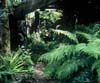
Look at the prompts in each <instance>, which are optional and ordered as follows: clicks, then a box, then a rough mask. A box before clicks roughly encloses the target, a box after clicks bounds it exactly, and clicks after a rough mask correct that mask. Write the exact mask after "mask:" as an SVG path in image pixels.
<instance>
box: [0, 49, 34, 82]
mask: <svg viewBox="0 0 100 83" xmlns="http://www.w3.org/2000/svg"><path fill="white" fill-rule="evenodd" d="M32 65H33V62H32V60H31V57H30V54H29V53H28V51H23V50H22V49H19V50H18V51H17V52H15V53H11V54H7V55H3V56H0V76H1V77H0V79H3V80H4V81H5V80H6V79H5V78H3V76H4V77H6V78H7V79H8V76H11V79H12V80H13V79H15V77H14V76H15V75H16V74H18V73H32V71H33V68H32ZM5 83H6V82H5Z"/></svg>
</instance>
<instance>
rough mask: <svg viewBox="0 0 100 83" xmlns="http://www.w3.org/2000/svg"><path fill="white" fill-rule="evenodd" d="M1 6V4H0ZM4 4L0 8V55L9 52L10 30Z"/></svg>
mask: <svg viewBox="0 0 100 83" xmlns="http://www.w3.org/2000/svg"><path fill="white" fill-rule="evenodd" d="M1 4H2V3H1ZM8 22H9V20H8V13H7V9H6V4H5V5H4V4H3V5H1V6H0V53H1V54H4V53H8V52H10V29H9V24H8Z"/></svg>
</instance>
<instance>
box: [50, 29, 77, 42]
mask: <svg viewBox="0 0 100 83" xmlns="http://www.w3.org/2000/svg"><path fill="white" fill-rule="evenodd" d="M51 30H52V31H53V32H54V33H56V34H62V35H65V36H67V37H68V38H69V39H71V40H73V41H75V42H76V43H78V40H77V37H76V34H74V33H71V32H69V31H63V30H59V29H56V30H55V29H51Z"/></svg>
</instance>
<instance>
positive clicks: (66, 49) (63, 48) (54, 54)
mask: <svg viewBox="0 0 100 83" xmlns="http://www.w3.org/2000/svg"><path fill="white" fill-rule="evenodd" d="M74 49H75V47H74V45H60V46H59V47H58V48H57V49H54V50H52V51H51V52H48V53H45V54H43V55H42V56H41V57H40V58H39V60H46V61H48V62H50V63H53V62H54V61H55V62H56V61H59V60H61V59H64V57H65V56H70V55H71V54H72V53H73V52H74Z"/></svg>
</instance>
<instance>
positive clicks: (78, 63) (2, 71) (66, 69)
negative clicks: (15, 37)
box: [0, 0, 100, 83]
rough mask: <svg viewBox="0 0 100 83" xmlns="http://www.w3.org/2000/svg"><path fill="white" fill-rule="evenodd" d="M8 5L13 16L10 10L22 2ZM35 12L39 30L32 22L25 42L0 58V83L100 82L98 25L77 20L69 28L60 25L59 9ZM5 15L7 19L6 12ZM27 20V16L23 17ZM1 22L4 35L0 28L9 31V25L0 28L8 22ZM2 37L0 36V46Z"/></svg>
mask: <svg viewBox="0 0 100 83" xmlns="http://www.w3.org/2000/svg"><path fill="white" fill-rule="evenodd" d="M11 2H12V0H8V5H9V6H8V9H9V12H10V13H11V14H13V12H14V9H13V8H14V7H16V6H17V5H21V3H22V2H21V0H14V2H13V3H11ZM12 6H13V7H12ZM0 11H1V10H0ZM35 12H38V13H39V14H40V15H39V24H38V27H36V26H35V27H34V23H31V27H30V31H31V32H30V31H29V32H28V33H27V34H26V36H25V41H24V43H23V44H21V45H19V47H18V48H16V50H15V51H11V52H10V53H7V54H6V53H2V54H1V55H0V83H33V82H36V83H40V81H41V79H42V80H43V83H49V81H50V80H51V81H52V82H54V83H66V82H67V83H100V23H99V22H96V23H90V24H88V25H84V24H81V25H79V24H77V22H76V21H78V19H76V21H75V23H74V24H75V25H74V26H73V25H72V27H73V28H71V27H68V26H65V25H64V24H62V22H63V18H64V17H63V11H62V10H58V9H54V10H53V9H52V10H44V11H35ZM1 15H2V14H1ZM32 15H33V14H32ZM4 16H6V17H5V18H7V15H6V14H5V12H4ZM1 17H2V16H1ZM29 17H30V14H29V15H26V17H25V18H26V19H28V18H29ZM31 19H32V21H30V19H29V21H30V22H33V21H34V20H36V18H35V17H34V16H33V17H32V18H31ZM2 20H3V18H2V19H1V18H0V32H2V33H3V31H2V30H1V28H3V27H7V29H8V25H3V24H7V23H3V24H2ZM5 20H6V21H7V19H5ZM4 22H5V21H4ZM34 22H35V21H34ZM1 25H3V27H1ZM23 26H26V25H23ZM20 28H21V27H20ZM31 29H33V30H31ZM5 32H7V31H5ZM3 36H4V35H2V38H1V33H0V45H2V41H1V40H3ZM4 44H5V42H4ZM5 46H6V47H7V45H5ZM6 47H5V48H6ZM0 51H2V50H0ZM39 63H41V66H42V67H43V68H42V69H41V66H40V64H39ZM38 65H39V66H38ZM37 67H38V68H37ZM39 68H40V69H39ZM41 73H42V74H41ZM39 80H40V81H39ZM45 80H47V81H45ZM48 80H49V81H48ZM44 81H45V82H44Z"/></svg>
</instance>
